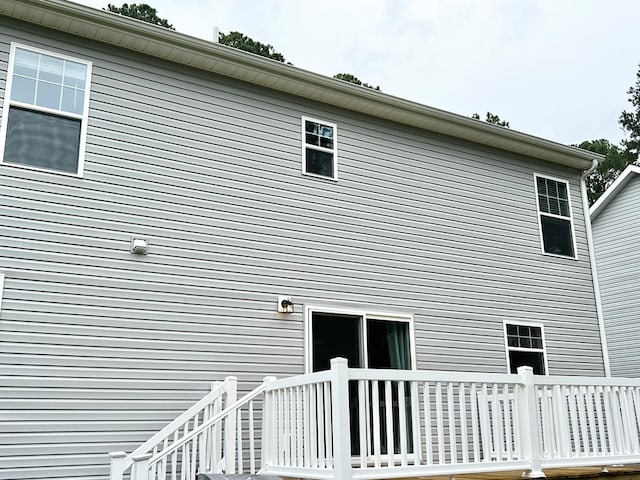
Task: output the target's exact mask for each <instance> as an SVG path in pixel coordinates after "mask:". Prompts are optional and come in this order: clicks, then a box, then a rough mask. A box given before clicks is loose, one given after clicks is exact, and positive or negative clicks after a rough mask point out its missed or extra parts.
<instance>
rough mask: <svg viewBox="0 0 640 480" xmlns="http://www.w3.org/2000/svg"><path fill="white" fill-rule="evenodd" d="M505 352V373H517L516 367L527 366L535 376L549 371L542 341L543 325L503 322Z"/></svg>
mask: <svg viewBox="0 0 640 480" xmlns="http://www.w3.org/2000/svg"><path fill="white" fill-rule="evenodd" d="M504 339H505V346H506V351H507V372H509V373H517V371H518V367H522V366H529V367H532V368H533V373H534V374H535V375H546V374H547V372H548V371H549V367H548V365H547V354H546V347H545V341H544V325H542V324H541V323H529V322H506V321H505V322H504Z"/></svg>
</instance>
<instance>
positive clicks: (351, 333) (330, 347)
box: [305, 306, 416, 373]
mask: <svg viewBox="0 0 640 480" xmlns="http://www.w3.org/2000/svg"><path fill="white" fill-rule="evenodd" d="M305 337H306V347H307V348H306V349H305V350H306V358H305V364H306V371H307V372H309V373H310V372H316V371H319V370H327V369H328V368H329V362H330V360H331V359H332V358H335V357H344V358H346V359H347V360H348V362H349V367H352V368H391V369H398V370H415V368H416V359H415V338H414V331H413V317H412V316H410V315H393V314H388V313H375V312H366V311H361V310H349V309H335V308H330V307H313V306H307V307H306V309H305Z"/></svg>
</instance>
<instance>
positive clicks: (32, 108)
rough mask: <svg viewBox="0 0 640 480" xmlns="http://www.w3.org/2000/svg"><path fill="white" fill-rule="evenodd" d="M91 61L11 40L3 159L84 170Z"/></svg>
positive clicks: (1, 148) (1, 147) (75, 172)
mask: <svg viewBox="0 0 640 480" xmlns="http://www.w3.org/2000/svg"><path fill="white" fill-rule="evenodd" d="M90 77H91V63H90V62H87V61H84V60H78V59H75V58H71V57H67V56H64V55H58V54H54V53H51V52H45V51H43V50H39V49H35V48H31V47H27V46H23V45H17V44H12V45H11V53H10V60H9V71H8V81H7V90H6V94H5V101H4V108H3V117H2V127H1V132H0V151H1V155H2V162H3V163H6V164H13V165H20V166H26V167H31V168H38V169H45V170H50V171H56V172H63V173H67V174H72V175H82V170H83V156H84V139H85V136H86V129H87V111H88V105H89V102H88V99H89V83H90Z"/></svg>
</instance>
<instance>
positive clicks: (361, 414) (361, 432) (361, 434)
mask: <svg viewBox="0 0 640 480" xmlns="http://www.w3.org/2000/svg"><path fill="white" fill-rule="evenodd" d="M357 385H358V438H359V442H360V468H365V467H366V466H367V412H366V408H367V404H366V395H365V390H366V388H367V384H366V380H358V383H357Z"/></svg>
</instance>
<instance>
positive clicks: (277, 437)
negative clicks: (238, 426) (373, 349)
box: [263, 359, 640, 480]
mask: <svg viewBox="0 0 640 480" xmlns="http://www.w3.org/2000/svg"><path fill="white" fill-rule="evenodd" d="M265 409H266V410H265V418H266V423H265V428H266V430H265V438H266V439H267V445H268V448H267V449H266V450H265V451H264V452H263V471H264V472H265V473H270V474H277V475H282V476H290V477H300V478H319V479H322V478H327V479H329V478H335V479H337V480H349V479H376V478H393V477H395V478H398V477H419V476H431V475H454V474H464V473H482V472H499V471H508V470H517V471H523V472H527V476H529V477H539V476H544V474H543V469H547V468H556V467H571V466H592V465H601V466H606V465H611V464H632V463H640V381H635V380H628V379H624V380H623V379H605V378H584V377H546V376H534V375H533V373H532V370H531V369H530V368H527V367H525V368H521V369H519V373H518V374H517V375H507V374H505V375H500V374H471V373H452V372H418V371H402V370H364V369H349V368H347V364H346V361H345V360H343V359H334V360H333V361H332V363H331V370H328V371H325V372H319V373H314V374H310V375H303V376H299V377H293V378H288V379H283V380H277V381H274V382H272V383H270V384H269V385H268V386H267V394H266V398H265Z"/></svg>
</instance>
